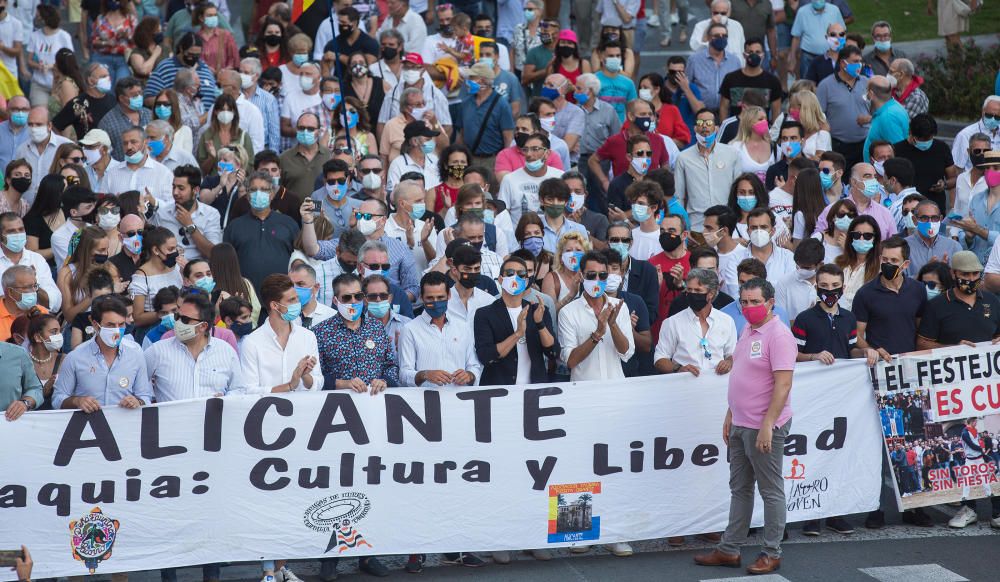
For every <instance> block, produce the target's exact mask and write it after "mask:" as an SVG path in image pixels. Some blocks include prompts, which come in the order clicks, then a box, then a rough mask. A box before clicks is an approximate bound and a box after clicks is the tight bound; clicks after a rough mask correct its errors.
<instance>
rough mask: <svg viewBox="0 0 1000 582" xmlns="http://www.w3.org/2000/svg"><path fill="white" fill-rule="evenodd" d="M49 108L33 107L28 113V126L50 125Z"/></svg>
mask: <svg viewBox="0 0 1000 582" xmlns="http://www.w3.org/2000/svg"><path fill="white" fill-rule="evenodd" d="M48 124H49V108H48V107H46V106H44V105H39V106H38V107H32V108H31V111H29V112H28V125H48Z"/></svg>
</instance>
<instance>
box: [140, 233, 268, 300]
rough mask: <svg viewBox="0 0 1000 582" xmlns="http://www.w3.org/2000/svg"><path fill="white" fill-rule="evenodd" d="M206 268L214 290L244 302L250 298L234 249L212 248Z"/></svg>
mask: <svg viewBox="0 0 1000 582" xmlns="http://www.w3.org/2000/svg"><path fill="white" fill-rule="evenodd" d="M143 246H145V245H143ZM208 266H209V267H210V268H211V269H212V278H213V279H215V288H216V290H218V291H225V292H227V293H229V294H230V295H236V296H239V297H242V298H244V299H246V300H249V299H250V297H252V295H253V291H252V290H251V288H250V287H249V285H248V283H247V281H246V280H244V278H243V274H242V273H241V272H240V257H239V255H238V254H237V253H236V247H234V246H233V245H231V244H229V243H225V242H224V243H219V244H217V245H215V246H214V247H212V253H211V255H210V256H209V258H208Z"/></svg>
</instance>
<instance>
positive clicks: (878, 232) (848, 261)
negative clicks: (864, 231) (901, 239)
mask: <svg viewBox="0 0 1000 582" xmlns="http://www.w3.org/2000/svg"><path fill="white" fill-rule="evenodd" d="M859 224H867V225H868V226H870V227H872V230H873V231H874V232H875V238H874V239H873V240H872V242H873V243H875V244H874V245H872V250H870V251H868V254H867V255H865V283H867V282H869V281H871V280H872V279H874V278H875V277H876V276H878V271H879V263H880V262H881V261H880V260H879V244H880V243H881V242H882V229H881V228H879V226H878V222H877V221H876V220H875V219H874V218H872V217H871V216H868V215H867V214H859V215H858V216H856V217H854V220H852V221H851V226H849V227H848V228H847V233H848V235H850V233H851V232H852V231H853V230H854V229H855V227H857V226H858V225H859ZM857 260H858V252H857V251H856V250H854V245H853V244H851V239H850V237H849V236H848V238H847V240H846V241H845V243H844V254H842V255H840V256H839V257H837V261H836V262H837V266H838V267H840V268H842V269H846V268H847V267H851V266H853V265H854V263H855V262H857Z"/></svg>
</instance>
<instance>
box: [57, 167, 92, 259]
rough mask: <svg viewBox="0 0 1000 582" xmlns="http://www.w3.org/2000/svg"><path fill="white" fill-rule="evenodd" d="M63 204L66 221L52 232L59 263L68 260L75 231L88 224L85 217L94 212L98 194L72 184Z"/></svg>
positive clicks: (63, 196) (67, 190)
mask: <svg viewBox="0 0 1000 582" xmlns="http://www.w3.org/2000/svg"><path fill="white" fill-rule="evenodd" d="M61 204H62V211H63V216H65V217H66V222H64V223H63V225H62V226H60V227H59V228H57V229H56V230H55V232H53V233H52V256H53V258H54V259H55V263H56V264H57V265H62V264H63V263H64V262H66V256H67V255H68V254H69V240H70V239H71V238H73V233H75V232H76V231H78V230H80V229H81V228H83V227H85V226H87V222H86V220H85V218H86V217H89V216H90V215H91V214H93V213H94V208H95V207H96V206H97V196H96V195H95V194H94V193H93V192H91V191H90V190H87V189H86V188H84V187H83V186H70V187H69V188H66V190H65V191H64V192H63V193H62V201H61Z"/></svg>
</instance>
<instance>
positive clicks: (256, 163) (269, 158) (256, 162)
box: [253, 150, 281, 170]
mask: <svg viewBox="0 0 1000 582" xmlns="http://www.w3.org/2000/svg"><path fill="white" fill-rule="evenodd" d="M269 162H270V163H274V164H277V165H279V166H280V165H281V158H280V157H278V154H277V152H275V151H274V150H261V151H259V152H257V153H256V154H254V156H253V169H254V170H257V169H260V167H261V166H262V165H264V164H267V163H269Z"/></svg>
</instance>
